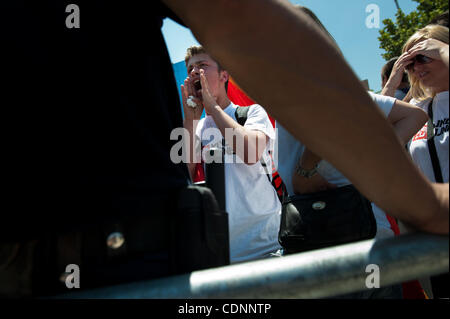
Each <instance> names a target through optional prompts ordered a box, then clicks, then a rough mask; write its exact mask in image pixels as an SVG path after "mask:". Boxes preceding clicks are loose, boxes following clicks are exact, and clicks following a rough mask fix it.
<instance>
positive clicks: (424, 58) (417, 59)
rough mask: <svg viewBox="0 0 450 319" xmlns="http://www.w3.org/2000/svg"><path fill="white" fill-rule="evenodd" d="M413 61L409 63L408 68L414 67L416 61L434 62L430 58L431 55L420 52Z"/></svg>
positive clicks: (420, 62) (422, 62)
mask: <svg viewBox="0 0 450 319" xmlns="http://www.w3.org/2000/svg"><path fill="white" fill-rule="evenodd" d="M411 61H412V63H411V64H410V65H408V67H407V69H408V70H411V69H412V68H413V66H414V64H416V63H418V64H428V63H431V62H433V59H432V58H429V57H427V56H425V55H422V54H418V55H416V56H415V57H414V58H413V59H412V60H411Z"/></svg>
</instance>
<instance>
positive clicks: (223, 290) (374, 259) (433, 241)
mask: <svg viewBox="0 0 450 319" xmlns="http://www.w3.org/2000/svg"><path fill="white" fill-rule="evenodd" d="M370 265H372V266H373V265H376V266H377V267H378V268H379V279H380V284H381V287H384V286H389V285H392V284H397V283H402V282H405V281H409V280H413V279H417V278H420V277H424V276H431V275H437V274H440V273H445V272H448V271H449V268H448V267H449V238H448V236H435V235H429V234H421V233H417V234H408V235H403V236H398V237H396V238H390V239H383V240H366V241H361V242H357V243H352V244H347V245H342V246H336V247H332V248H327V249H321V250H316V251H311V252H306V253H300V254H294V255H289V256H285V257H281V258H276V257H274V258H270V259H265V260H260V261H253V262H247V263H241V264H236V265H231V266H226V267H220V268H214V269H208V270H202V271H196V272H192V273H190V274H186V275H181V276H176V277H169V278H162V279H157V280H153V281H147V282H140V283H133V284H128V285H120V286H115V287H108V288H102V289H98V290H92V291H86V292H80V293H73V294H67V295H65V296H62V297H63V298H126V299H128V298H175V299H178V298H182V299H185V298H325V297H331V296H339V295H342V294H346V293H351V292H356V291H360V290H363V289H365V288H366V280H367V279H368V276H369V275H371V272H368V271H367V269H368V268H367V267H368V266H370ZM370 269H373V268H370ZM372 275H373V274H372ZM374 289H376V288H374ZM60 297H61V296H59V298H60Z"/></svg>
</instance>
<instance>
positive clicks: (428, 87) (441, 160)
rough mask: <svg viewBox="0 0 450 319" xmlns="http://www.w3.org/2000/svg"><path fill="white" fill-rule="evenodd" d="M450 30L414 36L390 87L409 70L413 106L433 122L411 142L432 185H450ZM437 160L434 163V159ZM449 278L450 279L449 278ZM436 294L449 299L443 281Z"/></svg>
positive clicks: (431, 28) (433, 27)
mask: <svg viewBox="0 0 450 319" xmlns="http://www.w3.org/2000/svg"><path fill="white" fill-rule="evenodd" d="M448 43H449V30H448V28H447V27H444V26H439V25H429V26H426V27H425V28H423V29H420V30H419V31H417V32H416V33H415V34H413V35H412V36H411V37H410V38H409V39H408V41H407V42H406V43H405V45H404V47H403V54H402V55H401V57H400V58H399V59H398V61H397V63H396V65H395V66H394V70H395V72H394V71H393V72H392V74H391V77H390V79H389V81H388V84H386V86H389V87H391V86H394V85H396V83H397V82H398V81H399V78H401V74H402V73H403V70H406V72H407V73H408V76H409V81H410V83H411V90H410V94H411V95H412V98H413V99H412V100H411V102H410V103H411V104H415V105H417V106H419V107H420V108H422V109H423V110H424V111H425V112H427V113H428V114H429V117H430V120H429V121H428V122H427V123H426V124H425V125H424V126H423V128H422V129H421V130H420V131H419V132H418V133H417V134H416V135H415V136H414V137H413V138H412V140H411V142H410V143H409V152H410V154H411V157H412V159H413V161H414V163H416V165H417V166H418V167H419V169H420V170H421V171H422V172H423V173H424V175H425V176H426V177H427V178H428V179H429V180H430V181H432V182H438V183H448V182H449V161H448V155H449V154H448V153H449V132H448V128H449V92H448V86H449V78H448V77H449V56H448V49H449V48H448ZM432 158H434V160H433V159H432ZM445 276H447V277H446V278H448V275H445ZM431 282H432V286H433V295H434V297H435V298H436V297H437V298H439V297H448V295H449V294H448V286H446V285H441V284H440V283H442V282H444V283H445V280H443V278H440V279H439V277H438V279H435V278H433V277H432V279H431Z"/></svg>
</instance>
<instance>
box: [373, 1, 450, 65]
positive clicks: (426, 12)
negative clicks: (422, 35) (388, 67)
mask: <svg viewBox="0 0 450 319" xmlns="http://www.w3.org/2000/svg"><path fill="white" fill-rule="evenodd" d="M413 1H415V2H417V3H418V5H417V8H416V10H415V11H413V12H411V13H410V14H408V15H406V14H405V13H404V12H403V11H402V10H398V11H397V13H396V15H395V16H396V21H395V22H393V21H392V20H391V19H385V20H383V24H384V28H383V29H382V30H380V37H378V40H380V48H382V49H384V50H385V51H386V53H384V54H382V56H383V58H384V59H385V60H386V61H387V60H389V59H391V58H393V57H395V56H400V55H401V52H402V47H403V44H404V43H405V42H406V41H407V40H408V38H409V37H410V36H411V35H412V34H413V33H414V32H416V31H417V30H418V29H420V28H423V27H424V26H426V25H427V24H428V23H429V22H430V21H431V20H432V19H433V18H434V17H436V16H437V15H439V14H441V13H443V12H444V11H446V10H448V0H413Z"/></svg>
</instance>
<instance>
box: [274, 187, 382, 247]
mask: <svg viewBox="0 0 450 319" xmlns="http://www.w3.org/2000/svg"><path fill="white" fill-rule="evenodd" d="M376 232H377V224H376V221H375V217H374V215H373V211H372V205H371V203H370V201H369V200H367V199H366V198H365V197H364V196H363V195H361V193H360V192H359V191H358V190H357V189H356V188H355V187H354V186H353V185H348V186H343V187H339V188H335V189H330V190H326V191H322V192H317V193H312V194H302V195H295V196H290V197H289V198H288V200H287V201H285V202H284V203H283V209H282V213H281V225H280V231H279V234H278V241H279V242H280V244H281V246H282V247H283V248H284V250H285V253H286V254H291V253H297V252H303V251H308V250H314V249H319V248H325V247H330V246H336V245H340V244H345V243H350V242H355V241H360V240H365V239H370V238H373V237H375V234H376Z"/></svg>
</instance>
